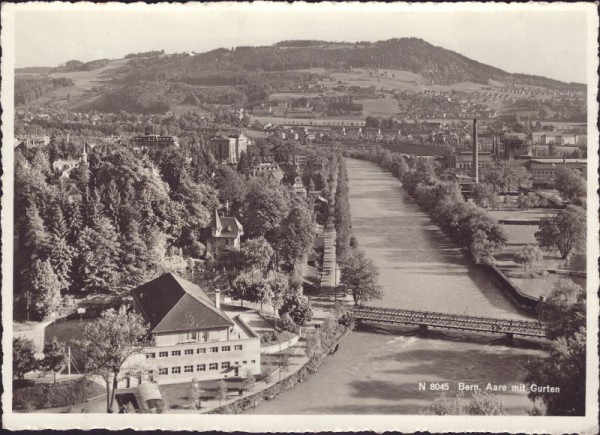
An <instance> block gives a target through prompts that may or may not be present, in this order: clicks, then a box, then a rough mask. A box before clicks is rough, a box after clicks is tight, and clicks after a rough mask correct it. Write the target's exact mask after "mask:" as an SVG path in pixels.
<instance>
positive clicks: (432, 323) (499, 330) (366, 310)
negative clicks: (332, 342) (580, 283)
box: [353, 306, 546, 342]
mask: <svg viewBox="0 0 600 435" xmlns="http://www.w3.org/2000/svg"><path fill="white" fill-rule="evenodd" d="M353 316H354V319H356V320H358V321H360V322H364V321H369V322H376V323H391V324H401V325H415V326H419V329H420V330H421V331H422V332H424V331H426V330H427V329H428V328H429V327H432V328H440V329H456V330H460V331H472V332H479V333H486V334H506V337H507V338H508V339H509V341H511V342H512V339H513V337H514V336H515V335H520V336H523V337H535V338H545V337H546V328H545V325H544V324H543V323H541V322H538V321H532V320H513V319H499V318H493V317H479V316H468V315H466V314H448V313H439V312H433V311H415V310H401V309H393V308H379V307H370V306H359V307H357V308H355V309H354V311H353Z"/></svg>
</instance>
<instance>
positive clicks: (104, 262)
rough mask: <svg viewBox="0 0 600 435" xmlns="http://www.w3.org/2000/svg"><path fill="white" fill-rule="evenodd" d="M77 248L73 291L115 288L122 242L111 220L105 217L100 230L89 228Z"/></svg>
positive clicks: (101, 220) (82, 291)
mask: <svg viewBox="0 0 600 435" xmlns="http://www.w3.org/2000/svg"><path fill="white" fill-rule="evenodd" d="M76 249H77V251H78V256H77V257H76V258H75V260H74V262H73V283H72V287H73V290H75V291H76V292H80V293H90V292H93V291H99V292H104V293H107V292H109V291H113V290H114V285H115V284H116V283H117V279H118V268H119V242H118V237H117V234H116V232H115V229H114V227H113V226H112V224H111V223H110V220H109V219H108V218H106V217H104V216H101V217H100V218H99V220H98V229H97V230H95V229H93V228H89V227H87V228H85V229H84V230H83V231H82V232H81V234H80V237H79V240H78V241H77V244H76Z"/></svg>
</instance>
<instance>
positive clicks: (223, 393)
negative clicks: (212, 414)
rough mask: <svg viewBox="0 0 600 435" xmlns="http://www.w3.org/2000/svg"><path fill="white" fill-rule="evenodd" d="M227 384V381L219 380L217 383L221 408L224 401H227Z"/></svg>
mask: <svg viewBox="0 0 600 435" xmlns="http://www.w3.org/2000/svg"><path fill="white" fill-rule="evenodd" d="M227 392H228V389H227V382H225V379H221V380H219V382H218V383H217V400H218V401H219V406H221V405H222V404H223V400H227Z"/></svg>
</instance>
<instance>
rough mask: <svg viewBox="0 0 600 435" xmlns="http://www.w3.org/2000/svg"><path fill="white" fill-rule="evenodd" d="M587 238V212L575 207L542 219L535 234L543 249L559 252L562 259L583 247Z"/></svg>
mask: <svg viewBox="0 0 600 435" xmlns="http://www.w3.org/2000/svg"><path fill="white" fill-rule="evenodd" d="M585 236H586V216H585V210H584V209H583V208H581V207H577V206H573V205H571V206H569V207H567V208H566V209H563V210H561V211H560V212H558V214H556V216H551V217H545V218H542V220H541V221H540V229H539V231H537V232H536V233H535V238H536V239H537V240H538V242H539V243H540V246H541V247H542V248H545V249H547V250H549V251H558V252H559V253H560V256H561V257H562V258H567V257H568V255H569V254H570V253H571V252H572V251H573V250H574V249H575V248H578V247H581V244H582V243H583V242H584V241H585Z"/></svg>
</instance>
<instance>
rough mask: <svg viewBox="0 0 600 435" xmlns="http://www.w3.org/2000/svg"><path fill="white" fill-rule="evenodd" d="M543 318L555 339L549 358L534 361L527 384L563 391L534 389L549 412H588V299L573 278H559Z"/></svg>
mask: <svg viewBox="0 0 600 435" xmlns="http://www.w3.org/2000/svg"><path fill="white" fill-rule="evenodd" d="M543 317H544V321H545V322H546V325H547V328H548V337H549V338H550V339H551V340H552V343H551V348H550V352H549V355H548V357H547V358H544V359H543V360H541V361H537V362H535V363H533V364H531V365H530V366H529V368H528V375H527V377H526V379H525V381H526V383H527V384H528V385H530V386H531V385H533V384H535V385H537V386H546V385H550V386H553V387H555V388H559V389H560V393H559V394H556V393H548V392H540V391H532V392H530V393H529V398H530V399H532V400H533V401H534V402H535V403H536V404H537V402H538V401H541V402H542V403H543V405H544V406H545V408H546V409H545V413H546V414H547V415H580V416H581V415H585V393H586V388H585V386H586V298H585V290H584V289H583V288H582V287H581V286H579V285H577V284H575V283H574V282H573V281H571V280H570V279H561V280H559V281H558V282H557V283H556V284H555V286H554V288H553V290H552V292H551V293H550V295H549V297H548V299H547V300H546V301H545V303H544V314H543Z"/></svg>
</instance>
